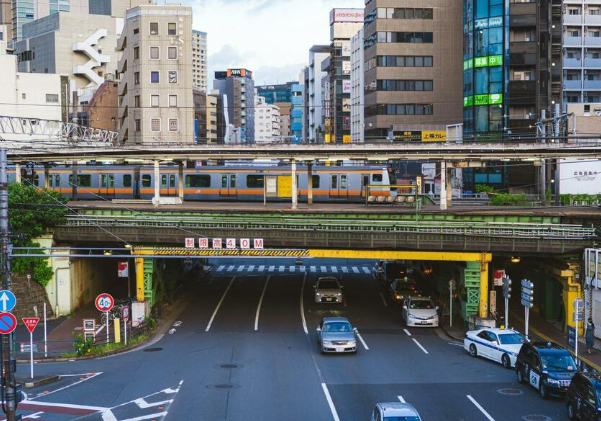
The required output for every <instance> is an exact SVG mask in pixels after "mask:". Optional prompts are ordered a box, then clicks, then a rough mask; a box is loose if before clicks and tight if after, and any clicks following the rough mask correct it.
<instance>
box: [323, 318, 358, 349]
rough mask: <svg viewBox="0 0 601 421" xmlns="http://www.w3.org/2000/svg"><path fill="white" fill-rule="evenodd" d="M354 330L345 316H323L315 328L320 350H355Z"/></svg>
mask: <svg viewBox="0 0 601 421" xmlns="http://www.w3.org/2000/svg"><path fill="white" fill-rule="evenodd" d="M356 332H357V329H355V328H353V327H352V326H351V324H350V323H349V321H348V319H347V318H346V317H324V318H323V319H322V321H321V323H320V324H319V327H318V328H317V343H318V344H319V348H320V351H321V352H322V353H324V352H357V336H356Z"/></svg>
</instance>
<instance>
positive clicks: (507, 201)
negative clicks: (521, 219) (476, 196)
mask: <svg viewBox="0 0 601 421" xmlns="http://www.w3.org/2000/svg"><path fill="white" fill-rule="evenodd" d="M488 204H489V205H491V206H527V205H528V202H527V200H526V195H525V194H524V193H521V194H509V193H497V194H495V195H494V196H492V197H491V198H490V200H489V201H488Z"/></svg>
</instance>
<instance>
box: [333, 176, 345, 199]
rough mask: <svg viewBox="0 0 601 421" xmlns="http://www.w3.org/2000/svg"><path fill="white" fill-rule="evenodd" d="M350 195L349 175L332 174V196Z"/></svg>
mask: <svg viewBox="0 0 601 421" xmlns="http://www.w3.org/2000/svg"><path fill="white" fill-rule="evenodd" d="M347 197H348V175H347V174H331V175H330V198H332V199H346V198H347Z"/></svg>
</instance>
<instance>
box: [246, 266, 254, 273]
mask: <svg viewBox="0 0 601 421" xmlns="http://www.w3.org/2000/svg"><path fill="white" fill-rule="evenodd" d="M254 269H255V265H250V266H249V267H248V269H247V271H248V272H252V271H253V270H254Z"/></svg>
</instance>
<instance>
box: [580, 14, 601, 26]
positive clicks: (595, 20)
mask: <svg viewBox="0 0 601 421" xmlns="http://www.w3.org/2000/svg"><path fill="white" fill-rule="evenodd" d="M584 23H586V24H587V25H601V15H586V16H585V17H584Z"/></svg>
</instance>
